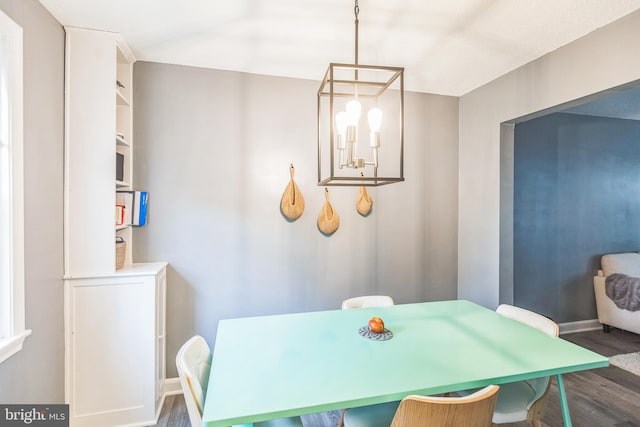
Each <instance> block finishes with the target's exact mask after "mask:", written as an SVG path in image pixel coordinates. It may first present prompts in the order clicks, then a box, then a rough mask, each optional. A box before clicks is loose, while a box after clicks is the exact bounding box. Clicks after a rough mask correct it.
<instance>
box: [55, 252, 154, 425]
mask: <svg viewBox="0 0 640 427" xmlns="http://www.w3.org/2000/svg"><path fill="white" fill-rule="evenodd" d="M165 295H166V263H148V264H134V266H133V267H130V268H129V269H127V274H126V275H123V274H120V273H118V274H117V275H113V276H99V277H93V278H84V279H74V280H66V281H65V307H66V310H65V324H66V336H65V340H66V357H65V363H66V366H65V373H66V375H65V377H66V388H65V390H66V393H65V396H66V402H67V403H68V404H69V417H70V424H71V426H76V427H85V426H86V427H100V426H105V427H112V426H124V425H127V426H133V425H138V426H144V425H153V424H156V422H157V420H158V416H159V414H160V409H161V408H162V403H163V400H164V394H163V385H164V380H165V368H166V360H165V341H166V338H165V325H166V322H165Z"/></svg>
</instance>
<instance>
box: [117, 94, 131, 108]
mask: <svg viewBox="0 0 640 427" xmlns="http://www.w3.org/2000/svg"><path fill="white" fill-rule="evenodd" d="M116 101H117V104H118V105H126V106H129V100H128V99H127V98H126V97H125V96H124V94H123V93H122V92H120V91H119V90H116Z"/></svg>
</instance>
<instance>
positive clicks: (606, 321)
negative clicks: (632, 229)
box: [593, 252, 640, 334]
mask: <svg viewBox="0 0 640 427" xmlns="http://www.w3.org/2000/svg"><path fill="white" fill-rule="evenodd" d="M601 265H602V270H600V271H598V275H597V276H595V277H594V278H593V288H594V292H595V296H596V308H597V310H598V321H599V322H600V323H602V328H603V330H604V331H605V332H609V326H614V327H616V328H620V329H624V330H625V331H630V332H635V333H636V334H640V311H629V310H624V309H621V308H618V306H616V304H615V303H614V302H613V301H612V300H611V298H609V297H608V296H607V294H606V291H605V281H606V278H607V276H610V275H611V274H614V273H619V274H626V275H627V276H632V277H640V254H639V253H635V252H627V253H619V254H608V255H603V256H602V259H601Z"/></svg>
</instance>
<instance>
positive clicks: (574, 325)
mask: <svg viewBox="0 0 640 427" xmlns="http://www.w3.org/2000/svg"><path fill="white" fill-rule="evenodd" d="M558 326H560V335H564V334H573V333H575V332H584V331H595V330H596V329H600V328H602V324H601V323H600V322H599V321H598V319H591V320H580V321H577V322H567V323H560V325H558Z"/></svg>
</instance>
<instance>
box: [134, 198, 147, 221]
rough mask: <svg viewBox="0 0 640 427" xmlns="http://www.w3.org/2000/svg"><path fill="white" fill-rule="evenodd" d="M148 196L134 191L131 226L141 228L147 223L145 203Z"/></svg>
mask: <svg viewBox="0 0 640 427" xmlns="http://www.w3.org/2000/svg"><path fill="white" fill-rule="evenodd" d="M148 200H149V195H148V194H147V192H146V191H136V192H135V194H134V196H133V225H138V226H143V225H145V224H146V223H147V201H148Z"/></svg>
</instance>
